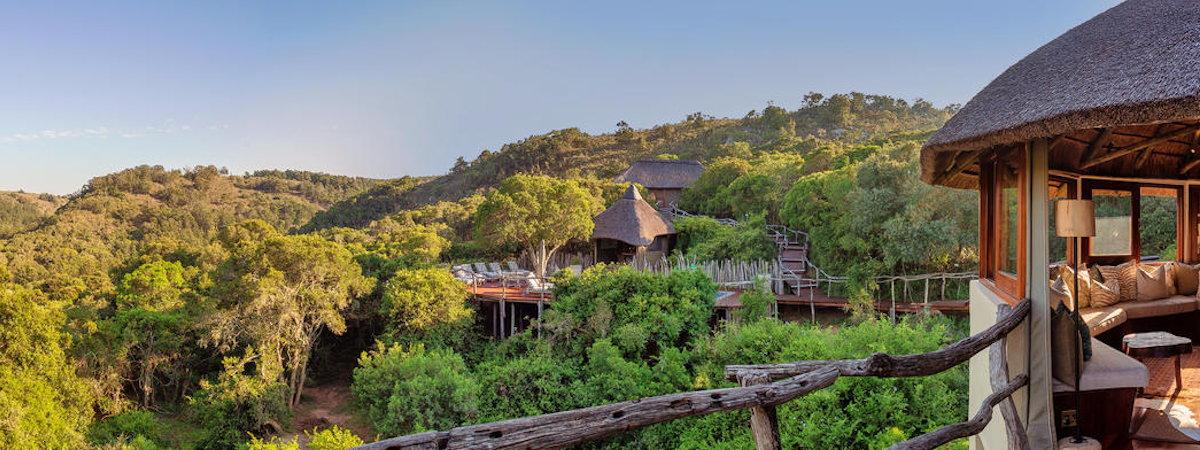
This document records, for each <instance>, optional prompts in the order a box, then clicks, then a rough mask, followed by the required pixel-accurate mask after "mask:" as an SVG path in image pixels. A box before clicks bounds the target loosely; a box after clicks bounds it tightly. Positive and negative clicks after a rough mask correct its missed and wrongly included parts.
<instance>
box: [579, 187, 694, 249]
mask: <svg viewBox="0 0 1200 450" xmlns="http://www.w3.org/2000/svg"><path fill="white" fill-rule="evenodd" d="M595 222H596V228H595V230H594V231H592V239H614V240H618V241H621V242H624V243H626V244H629V245H635V246H643V245H650V243H651V242H654V238H655V237H658V236H662V235H664V234H674V233H675V228H674V227H672V226H671V224H670V223H668V222H667V221H666V220H663V218H662V216H661V215H659V213H658V211H657V210H655V209H654V208H653V207H651V206H650V204H649V203H646V201H645V200H642V194H641V193H639V192H638V190H637V188H635V187H633V185H630V186H629V188H628V189H626V190H625V195H623V196H622V197H621V198H620V199H618V200H617V201H616V202H613V204H612V206H609V207H608V209H606V210H604V212H602V213H600V215H598V216H596V219H595Z"/></svg>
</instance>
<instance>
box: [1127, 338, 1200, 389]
mask: <svg viewBox="0 0 1200 450" xmlns="http://www.w3.org/2000/svg"><path fill="white" fill-rule="evenodd" d="M1121 349H1122V350H1124V351H1125V354H1127V355H1129V356H1132V357H1134V358H1170V357H1172V356H1174V357H1175V389H1176V390H1179V389H1183V363H1182V356H1183V355H1186V354H1188V353H1191V352H1192V340H1191V339H1188V338H1185V337H1181V336H1176V335H1174V334H1171V333H1167V332H1165V331H1152V332H1149V333H1133V334H1127V335H1125V337H1124V338H1122V339H1121Z"/></svg>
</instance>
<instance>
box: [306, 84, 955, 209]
mask: <svg viewBox="0 0 1200 450" xmlns="http://www.w3.org/2000/svg"><path fill="white" fill-rule="evenodd" d="M956 110H957V106H955V105H951V106H948V107H944V108H938V107H935V106H933V104H931V103H929V102H927V101H923V100H916V101H912V102H909V101H906V100H903V99H897V98H894V97H889V96H883V95H867V94H862V93H857V92H854V93H850V94H837V95H832V96H828V97H826V96H824V95H822V94H817V93H810V94H808V95H806V96H805V97H804V100H803V104H802V105H801V106H800V107H799V108H798V109H796V110H794V111H788V110H786V109H784V108H782V107H778V106H774V105H768V106H767V107H766V108H763V109H762V111H758V110H754V111H750V112H748V113H747V114H746V115H745V116H743V117H742V118H739V119H730V118H714V117H711V116H706V115H704V114H702V113H698V112H697V113H693V114H690V115H688V116H687V117H686V118H684V119H683V120H682V121H680V122H676V123H668V124H663V125H658V126H654V127H651V128H647V129H634V128H632V127H630V126H629V125H627V124H625V122H624V121H622V122H620V123H618V124H617V129H616V130H615V131H613V132H611V133H604V134H597V135H592V134H588V133H585V132H583V131H581V130H579V129H577V128H567V129H562V130H556V131H552V132H549V133H545V134H539V135H533V136H530V137H528V138H525V139H523V140H520V141H517V142H513V143H509V144H505V145H503V146H502V147H501V148H500V150H499V151H495V152H493V151H489V150H484V151H483V152H481V153H480V154H479V156H478V157H476V158H475V159H474V160H471V161H467V160H465V159H462V158H460V159H459V160H458V161H457V162H456V164H455V165H454V166H453V167H452V168H451V169H450V172H449V173H447V174H445V175H442V176H439V177H435V178H432V179H429V180H425V181H423V182H414V181H415V180H407V181H396V182H393V183H394V184H393V185H390V186H387V187H383V186H381V187H379V188H377V189H376V190H372V191H368V192H366V193H364V194H362V195H361V196H360V198H354V197H352V198H349V199H347V200H345V201H344V202H343V203H341V204H338V205H334V206H333V207H332V208H331V211H334V210H336V211H337V214H336V215H335V214H323V215H320V216H318V218H317V220H315V221H314V222H312V223H310V224H308V225H306V226H305V227H304V229H305V230H317V229H322V228H327V227H331V226H350V227H361V226H364V225H366V224H367V223H369V222H370V221H371V220H375V219H379V218H382V217H384V216H387V215H389V214H392V213H395V212H398V211H401V210H404V209H410V208H413V207H416V206H420V205H426V204H431V203H436V202H439V201H454V200H458V199H460V198H463V197H466V196H468V195H471V194H473V193H478V192H481V191H485V190H487V189H489V188H492V187H494V186H496V185H497V184H499V183H500V181H501V180H503V179H505V178H507V177H509V176H511V175H513V174H517V173H528V174H537V175H550V176H557V177H577V176H584V177H599V178H611V177H615V176H617V175H618V174H620V173H621V172H622V171H624V170H625V169H626V168H627V167H628V166H629V164H630V163H631V162H633V161H635V160H637V159H642V158H651V157H655V156H657V155H662V154H670V155H674V156H678V157H680V158H684V159H695V160H699V161H702V162H707V161H711V160H713V159H716V158H719V157H722V156H739V157H746V156H749V155H750V154H752V153H763V152H794V153H800V154H804V155H805V159H806V160H810V161H813V162H814V163H816V164H820V162H821V161H825V164H827V165H828V164H831V161H830V160H832V159H834V158H837V157H838V156H839V152H840V151H843V150H844V149H843V147H845V146H847V145H853V144H861V143H866V142H870V141H872V140H878V139H882V138H887V137H890V136H897V135H911V134H913V133H921V132H929V131H932V130H936V129H937V128H938V127H940V126H941V125H942V123H944V122H945V121H946V120H947V119H948V118H949V117H950V116H951V115H953V113H954V112H955V111H956ZM908 137H911V136H908ZM813 152H818V153H820V154H819V155H817V156H818V157H816V158H811V157H809V155H808V154H809V153H813Z"/></svg>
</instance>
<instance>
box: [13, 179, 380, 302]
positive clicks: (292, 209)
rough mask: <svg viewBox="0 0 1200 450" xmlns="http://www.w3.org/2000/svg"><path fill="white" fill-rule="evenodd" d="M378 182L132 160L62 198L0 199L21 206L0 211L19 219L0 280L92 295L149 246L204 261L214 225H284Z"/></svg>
mask: <svg viewBox="0 0 1200 450" xmlns="http://www.w3.org/2000/svg"><path fill="white" fill-rule="evenodd" d="M380 183H381V181H380V180H373V179H367V178H356V177H344V176H336V175H328V174H321V173H312V172H302V171H261V172H255V173H250V174H246V175H243V176H234V175H229V174H227V173H225V172H224V171H223V170H221V169H218V168H216V167H211V166H206V167H196V168H194V169H188V170H167V169H164V168H162V167H161V166H139V167H135V168H132V169H127V170H123V171H121V172H116V173H113V174H109V175H105V176H101V177H97V178H94V179H92V180H91V181H90V182H89V183H88V184H87V185H86V186H85V187H84V188H83V189H82V190H81V191H80V192H79V193H78V194H75V195H73V196H72V197H71V198H70V199H69V201H65V203H64V199H63V198H59V197H46V198H45V199H40V203H39V202H34V201H32V200H29V198H28V197H30V196H29V195H28V194H20V195H16V194H10V195H5V196H0V205H5V204H7V203H6V202H9V200H4V199H13V198H15V199H20V200H12V201H14V202H18V203H19V204H21V205H29V206H21V207H18V208H15V209H14V210H15V211H17V212H18V214H14V215H12V216H9V215H8V214H7V212H0V217H3V218H4V222H5V223H12V224H14V225H11V227H13V228H14V229H17V228H16V227H17V226H18V225H16V224H25V225H23V227H22V228H20V229H17V231H20V232H16V233H13V234H11V235H9V236H8V240H7V241H5V242H3V243H4V247H3V251H2V252H0V277H3V276H4V274H5V273H6V272H7V273H8V275H9V277H11V278H12V281H16V282H18V283H23V284H24V283H30V284H37V285H40V286H42V287H43V288H44V289H46V291H47V293H53V294H59V295H60V296H59V297H57V298H62V299H72V298H77V297H101V296H105V295H107V294H109V293H111V291H112V288H113V283H114V280H113V275H112V274H113V273H114V271H116V270H117V269H118V268H122V267H124V266H125V265H128V264H132V263H134V261H132V259H133V258H135V257H136V255H139V254H142V253H145V252H146V250H148V249H154V253H156V254H175V255H177V256H178V257H180V258H181V259H183V260H199V259H204V258H206V257H209V256H211V255H208V253H207V252H208V249H207V246H208V245H209V244H210V242H211V240H212V238H213V237H214V236H215V234H216V232H217V231H218V230H219V229H220V227H221V226H222V225H225V224H229V223H235V222H240V221H243V220H247V219H262V220H264V221H266V222H268V223H270V224H272V225H274V226H275V227H277V228H279V229H282V230H292V229H295V228H297V227H299V226H300V225H303V224H305V223H307V222H308V221H309V220H311V219H312V218H313V216H314V215H315V214H316V213H317V212H318V211H322V210H324V209H325V208H326V207H328V206H330V205H333V204H336V203H338V202H339V201H341V200H344V199H345V198H348V197H353V196H355V195H357V194H360V193H362V192H364V191H366V190H368V189H370V188H372V187H374V186H376V185H378V184H380ZM35 198H36V197H35ZM20 202H25V203H20ZM0 207H2V206H0ZM52 208H56V209H52ZM51 211H53V214H52V215H50V214H49V213H50V212H51ZM38 214H42V215H38ZM31 224H32V225H31ZM5 267H7V269H5ZM80 280H82V281H80Z"/></svg>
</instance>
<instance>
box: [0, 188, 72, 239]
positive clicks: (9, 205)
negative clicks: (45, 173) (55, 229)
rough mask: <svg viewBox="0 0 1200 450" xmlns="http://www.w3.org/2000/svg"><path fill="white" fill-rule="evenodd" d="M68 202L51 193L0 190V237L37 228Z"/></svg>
mask: <svg viewBox="0 0 1200 450" xmlns="http://www.w3.org/2000/svg"><path fill="white" fill-rule="evenodd" d="M66 202H67V199H66V198H64V197H59V196H57V195H51V194H29V193H25V192H0V239H4V238H7V237H9V236H12V235H13V234H16V233H19V232H22V231H27V230H31V229H34V228H37V226H38V225H39V224H41V223H42V221H43V220H45V219H46V218H47V217H50V216H51V215H52V214H54V211H55V210H57V209H58V207H59V206H62V205H63V204H64V203H66Z"/></svg>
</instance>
